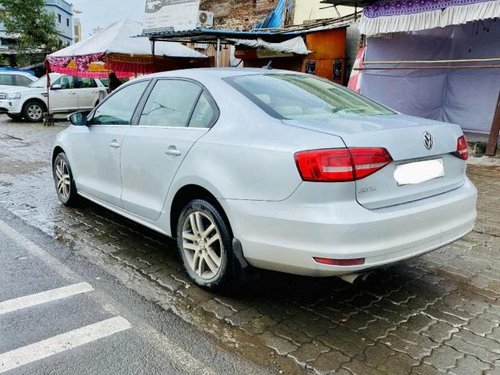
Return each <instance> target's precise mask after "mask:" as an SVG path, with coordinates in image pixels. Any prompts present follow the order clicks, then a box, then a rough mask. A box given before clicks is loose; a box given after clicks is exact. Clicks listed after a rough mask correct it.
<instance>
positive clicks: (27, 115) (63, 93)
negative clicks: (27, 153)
mask: <svg viewBox="0 0 500 375" xmlns="http://www.w3.org/2000/svg"><path fill="white" fill-rule="evenodd" d="M50 81H51V82H52V85H51V86H50V96H49V100H47V76H43V77H42V78H40V79H39V80H38V81H36V82H34V83H33V84H31V85H30V86H29V87H13V88H9V89H6V90H0V113H5V114H7V116H9V117H10V118H12V119H15V120H20V119H22V118H24V119H25V120H26V121H29V122H37V121H42V119H43V113H44V112H47V105H48V104H47V103H48V102H50V112H51V113H70V112H74V111H78V110H91V109H92V108H94V106H95V105H96V104H97V103H99V102H100V101H101V100H102V99H104V97H105V96H106V95H107V88H106V86H105V85H104V84H103V83H102V82H101V81H100V80H98V79H91V78H77V77H72V76H68V75H62V74H58V73H51V74H50Z"/></svg>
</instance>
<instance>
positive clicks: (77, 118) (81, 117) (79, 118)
mask: <svg viewBox="0 0 500 375" xmlns="http://www.w3.org/2000/svg"><path fill="white" fill-rule="evenodd" d="M89 113H90V112H75V113H72V114H71V115H69V116H68V120H69V122H71V124H73V125H75V126H86V125H87V116H88V114H89Z"/></svg>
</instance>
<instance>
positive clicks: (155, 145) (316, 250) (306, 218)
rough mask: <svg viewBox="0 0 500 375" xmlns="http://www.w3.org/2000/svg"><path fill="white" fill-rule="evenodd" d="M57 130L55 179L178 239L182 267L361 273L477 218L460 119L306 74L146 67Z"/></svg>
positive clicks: (208, 273) (63, 194) (73, 197)
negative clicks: (402, 110)
mask: <svg viewBox="0 0 500 375" xmlns="http://www.w3.org/2000/svg"><path fill="white" fill-rule="evenodd" d="M70 120H71V122H72V126H70V127H69V128H68V129H66V130H64V131H63V132H61V133H60V134H59V135H58V137H57V140H56V143H55V146H54V150H53V157H52V164H53V172H54V173H53V174H54V180H55V185H56V190H57V194H58V196H59V199H60V200H61V201H62V203H63V204H65V205H68V206H73V205H75V204H77V203H78V201H79V197H85V198H87V199H89V200H91V201H94V202H96V203H98V204H100V205H102V206H104V207H106V208H108V209H110V210H112V211H115V212H117V213H119V214H121V215H123V216H125V217H127V218H129V219H131V220H134V221H136V222H138V223H141V224H143V225H144V226H146V227H149V228H152V229H154V230H156V231H158V232H160V233H163V234H165V235H167V236H170V237H173V238H176V240H177V244H178V248H179V252H180V256H181V257H182V260H183V263H184V266H185V269H186V271H187V273H188V274H189V276H190V277H191V278H192V279H193V280H194V281H195V282H196V283H197V284H198V285H200V286H202V287H205V288H209V289H214V290H217V289H222V288H225V287H228V286H231V285H235V284H236V283H237V282H238V281H240V280H242V279H244V278H245V277H246V276H248V275H254V274H255V272H256V270H257V269H259V268H261V269H268V270H274V271H280V272H287V273H293V274H300V275H309V276H334V275H337V276H339V275H343V276H344V277H346V278H350V279H352V278H354V277H355V275H358V274H359V273H360V272H362V271H364V270H367V269H370V268H375V267H380V266H383V265H387V264H391V263H394V262H397V261H401V260H403V259H407V258H410V257H414V256H417V255H421V254H424V253H426V252H428V251H431V250H434V249H437V248H439V247H442V246H444V245H446V244H448V243H450V242H453V241H455V240H457V239H459V238H460V237H462V236H464V235H465V234H467V233H468V232H469V231H471V230H472V228H473V226H474V221H475V218H476V195H477V192H476V189H475V188H474V186H473V185H472V183H471V182H470V181H469V179H468V178H467V177H466V174H465V172H466V160H467V157H468V153H467V141H466V139H465V137H464V135H463V133H462V131H461V129H460V127H459V126H457V125H452V124H447V123H442V122H436V121H431V120H426V119H421V118H415V117H410V116H405V115H402V114H399V113H396V112H394V111H393V110H391V109H389V108H387V107H385V106H383V105H380V104H378V103H376V102H373V101H371V100H369V99H367V98H364V97H362V96H359V95H357V94H355V93H353V92H350V91H348V90H347V89H346V88H344V87H341V86H338V85H335V84H333V83H331V82H329V81H326V80H323V79H319V78H316V77H314V76H311V75H305V74H299V73H294V72H287V71H277V70H261V69H195V70H185V71H173V72H168V73H161V74H156V75H151V76H145V77H142V78H139V79H136V80H133V81H131V82H129V83H128V84H126V85H124V86H122V87H120V89H118V90H117V91H115V92H114V93H113V95H111V96H109V97H108V98H106V99H105V100H104V101H103V102H101V103H100V104H99V105H98V106H97V107H96V108H95V109H94V110H93V111H92V112H90V113H75V114H73V115H72V116H71V117H70Z"/></svg>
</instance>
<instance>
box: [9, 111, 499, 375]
mask: <svg viewBox="0 0 500 375" xmlns="http://www.w3.org/2000/svg"><path fill="white" fill-rule="evenodd" d="M1 121H2V120H1V118H0V160H1V163H0V207H4V208H5V209H6V210H8V211H9V212H11V213H13V214H14V215H16V216H17V217H19V218H22V219H23V220H24V221H26V222H27V223H29V224H30V225H32V226H34V227H36V228H39V229H41V230H42V231H43V232H44V233H46V234H48V235H49V236H51V237H53V238H56V239H57V240H58V241H59V242H60V243H62V244H64V245H65V246H67V247H68V248H69V249H71V252H73V253H74V254H78V255H80V256H82V257H84V258H85V259H88V260H89V261H91V262H92V263H93V264H95V265H96V266H97V267H98V268H99V269H105V270H106V272H108V273H109V274H111V275H113V276H114V277H116V278H118V280H120V282H121V283H124V284H126V285H127V286H128V287H129V288H132V289H133V290H134V291H136V292H137V293H139V294H141V295H142V296H144V297H145V298H146V299H148V300H149V301H153V302H154V304H155V305H156V306H157V307H158V308H161V309H164V310H165V311H172V312H175V314H176V315H178V316H180V317H181V318H182V319H183V320H184V321H186V322H189V323H191V324H193V325H194V326H196V327H198V328H199V329H202V330H204V331H205V332H207V333H208V334H210V335H213V337H216V338H217V339H218V340H219V341H220V342H221V344H223V345H224V346H227V347H230V348H232V349H233V351H235V352H237V353H239V354H240V355H241V356H245V357H248V358H251V359H253V360H256V361H259V362H260V363H263V364H264V365H269V363H271V364H273V363H274V362H276V363H277V364H278V363H279V365H280V366H284V364H283V363H284V362H282V361H286V363H291V364H293V365H294V366H295V368H296V369H305V371H308V372H316V373H331V372H333V371H335V372H336V373H339V374H384V373H389V374H408V373H411V374H436V373H449V374H468V375H469V374H488V375H491V374H500V215H499V214H498V209H499V207H500V195H499V194H498V192H499V191H500V167H498V166H489V167H484V166H479V165H474V166H471V167H470V168H469V175H470V177H471V178H472V179H473V181H474V182H475V183H476V185H477V186H478V188H479V191H480V196H479V219H478V223H477V226H476V228H475V231H474V232H473V233H471V234H470V235H469V236H467V237H466V238H465V239H463V240H461V241H458V242H456V243H455V244H453V245H451V246H447V247H445V248H443V249H440V250H438V251H435V252H433V253H431V254H428V255H426V256H423V257H421V258H418V259H414V260H411V261H407V262H402V263H400V264H398V265H395V266H394V267H391V268H389V269H387V270H380V271H378V272H375V273H373V274H372V275H370V277H368V278H367V279H366V280H365V281H363V282H360V283H357V284H356V285H349V284H346V283H344V282H342V281H340V280H338V279H321V280H317V279H308V278H302V277H294V276H286V275H281V274H275V273H269V274H265V275H264V277H263V280H262V282H261V283H260V284H256V285H254V286H253V287H252V289H250V290H246V291H244V292H242V293H241V295H239V296H233V297H227V296H226V297H222V296H215V295H213V294H210V293H206V292H204V291H202V290H200V289H199V288H197V287H195V286H193V285H192V284H191V283H190V282H189V280H188V279H187V278H186V276H185V275H184V273H183V271H182V266H181V264H180V262H179V260H178V258H177V256H176V253H175V249H174V245H173V244H172V243H171V242H169V241H168V239H166V238H164V237H162V236H159V235H157V234H155V233H153V232H151V231H149V230H147V229H145V228H143V227H141V226H139V225H136V224H134V223H132V222H130V221H128V220H126V219H123V218H121V217H119V216H117V215H115V214H113V213H110V212H109V211H107V210H104V209H101V208H99V207H97V206H96V205H93V204H91V203H88V204H87V205H85V206H84V207H82V208H80V209H77V210H70V209H66V208H64V207H62V206H61V205H60V204H59V203H58V201H57V198H56V196H55V194H54V191H53V187H52V183H51V173H50V162H49V159H50V148H51V143H52V141H53V139H54V136H55V134H56V132H57V131H59V130H61V129H62V128H63V127H64V126H65V124H63V123H59V124H58V125H57V127H56V128H44V127H42V126H38V125H27V124H15V123H12V122H9V121H4V122H3V123H2V122H1ZM91 284H92V285H93V283H91ZM281 368H282V369H285V367H281ZM285 371H286V372H287V373H288V372H289V371H293V368H292V369H286V370H285Z"/></svg>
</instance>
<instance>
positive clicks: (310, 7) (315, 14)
mask: <svg viewBox="0 0 500 375" xmlns="http://www.w3.org/2000/svg"><path fill="white" fill-rule="evenodd" d="M353 13H354V8H353V7H345V6H336V7H335V6H333V5H331V4H325V3H323V2H322V0H295V7H294V17H293V23H294V25H302V24H303V23H308V22H313V21H317V20H323V19H329V18H339V17H345V16H348V15H350V14H353Z"/></svg>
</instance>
